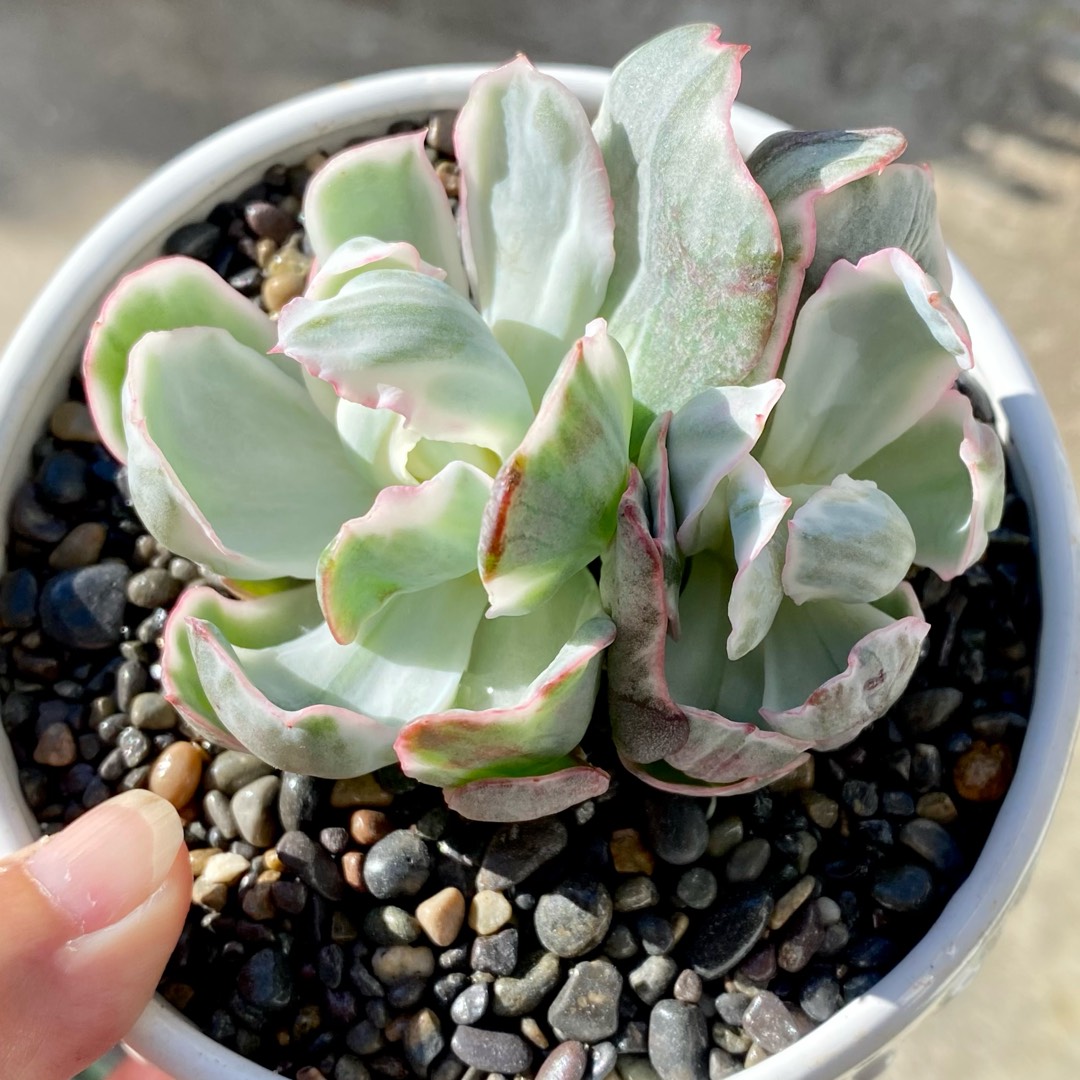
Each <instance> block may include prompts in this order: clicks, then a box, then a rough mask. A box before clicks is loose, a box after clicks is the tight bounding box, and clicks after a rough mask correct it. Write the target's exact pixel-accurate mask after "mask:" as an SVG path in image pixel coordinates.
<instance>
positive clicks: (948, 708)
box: [892, 686, 964, 735]
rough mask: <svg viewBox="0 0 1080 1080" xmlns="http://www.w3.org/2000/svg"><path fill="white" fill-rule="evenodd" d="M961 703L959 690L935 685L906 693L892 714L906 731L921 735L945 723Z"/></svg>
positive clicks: (962, 697) (961, 696)
mask: <svg viewBox="0 0 1080 1080" xmlns="http://www.w3.org/2000/svg"><path fill="white" fill-rule="evenodd" d="M963 703H964V695H963V693H962V692H961V691H960V690H957V689H956V688H955V687H951V686H937V687H932V688H931V689H929V690H918V691H916V692H915V693H912V694H906V695H905V696H904V697H903V698H902V699H901V700H900V702H899V703H898V704H897V706H896V708H895V709H894V710H893V714H892V715H893V717H894V718H895V719H896V721H897V722H898V723H899V724H901V725H902V726H903V727H904V728H905V729H906V730H907V731H909V732H911V733H912V734H913V735H922V734H925V733H926V732H928V731H934V730H935V729H936V728H939V727H941V725H942V724H945V723H947V722H948V721H949V720H950V719H951V718H952V716H953V714H954V713H955V712H956V710H957V709H959V708H960V706H961V705H962V704H963Z"/></svg>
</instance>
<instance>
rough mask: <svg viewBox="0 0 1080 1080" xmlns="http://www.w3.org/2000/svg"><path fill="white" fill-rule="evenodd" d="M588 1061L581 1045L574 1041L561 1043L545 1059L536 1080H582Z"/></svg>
mask: <svg viewBox="0 0 1080 1080" xmlns="http://www.w3.org/2000/svg"><path fill="white" fill-rule="evenodd" d="M588 1060H589V1056H588V1054H587V1053H586V1052H585V1047H584V1046H582V1045H581V1043H579V1042H576V1041H574V1040H568V1041H567V1042H561V1043H559V1045H558V1046H556V1047H555V1049H554V1050H552V1051H551V1053H550V1054H548V1056H547V1057H546V1058H545V1059H544V1063H543V1064H542V1065H541V1066H540V1069H539V1071H538V1072H537V1074H536V1080H582V1077H583V1076H584V1075H585V1067H586V1065H587V1064H588Z"/></svg>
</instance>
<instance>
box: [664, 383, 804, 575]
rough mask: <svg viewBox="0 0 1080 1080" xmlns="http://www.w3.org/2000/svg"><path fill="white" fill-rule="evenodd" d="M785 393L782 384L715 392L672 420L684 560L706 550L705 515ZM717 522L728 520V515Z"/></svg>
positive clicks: (672, 454)
mask: <svg viewBox="0 0 1080 1080" xmlns="http://www.w3.org/2000/svg"><path fill="white" fill-rule="evenodd" d="M783 392H784V384H783V383H782V382H781V381H780V380H779V379H774V380H772V381H771V382H768V383H763V384H762V385H760V386H714V387H710V388H709V389H708V390H703V391H702V392H701V393H700V394H698V395H697V396H696V397H694V398H692V399H691V400H690V401H688V402H687V403H686V404H685V405H684V406H683V407H682V408H681V409H680V410H679V411H678V412H677V413H676V414H675V415H674V416H673V417H672V420H671V427H670V429H669V431H668V438H667V448H668V461H669V466H670V470H671V495H672V499H673V500H674V503H675V520H676V524H677V526H678V533H677V536H678V541H679V547H680V548H681V550H682V551H683V552H684V553H685V554H687V555H693V554H695V553H696V552H698V551H700V550H701V549H702V548H703V547H704V546H706V544H707V541H708V540H709V537H707V536H706V535H705V533H706V532H707V530H706V529H705V528H704V527H703V526H704V522H703V521H702V515H703V514H704V513H705V510H706V508H707V507H708V506H709V503H710V501H711V500H712V499H713V496H714V495H715V494H716V493H717V488H718V486H719V484H720V482H721V481H722V480H723V479H724V477H726V476H727V475H728V474H729V473H730V472H731V471H732V469H734V468H735V466H736V465H738V464H739V462H740V461H742V460H743V459H744V458H745V457H746V456H747V455H748V454H749V453H750V451H751V449H752V448H753V446H754V444H755V443H756V442H757V440H758V437H759V436H760V435H761V432H762V429H763V428H764V427H765V421H766V420H767V419H768V417H769V413H770V412H772V410H773V408H774V407H775V405H776V403H777V401H779V400H780V395H781V394H783ZM718 516H720V517H721V519H723V518H726V517H727V513H726V509H725V510H724V512H723V514H722V515H718Z"/></svg>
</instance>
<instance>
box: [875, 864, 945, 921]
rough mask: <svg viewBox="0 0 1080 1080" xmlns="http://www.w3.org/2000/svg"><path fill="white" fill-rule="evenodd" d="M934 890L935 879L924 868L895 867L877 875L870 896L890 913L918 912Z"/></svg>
mask: <svg viewBox="0 0 1080 1080" xmlns="http://www.w3.org/2000/svg"><path fill="white" fill-rule="evenodd" d="M933 888H934V882H933V879H932V878H931V877H930V873H929V871H927V870H925V869H923V867H921V866H894V867H889V868H887V869H885V870H881V871H879V872H878V873H877V875H876V876H875V878H874V884H873V887H872V888H871V890H870V895H871V896H872V897H873V898H874V900H875V901H876V902H877V903H879V904H880V905H881V906H882V907H883V908H888V909H889V910H890V911H901V912H903V911H918V910H919V909H920V908H923V907H925V906H926V904H927V903H928V902H929V900H930V896H931V894H932V892H933Z"/></svg>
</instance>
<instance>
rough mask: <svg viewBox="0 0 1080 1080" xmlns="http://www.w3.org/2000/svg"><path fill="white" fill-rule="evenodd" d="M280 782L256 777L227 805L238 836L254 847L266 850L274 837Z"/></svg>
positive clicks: (276, 832) (276, 833)
mask: <svg viewBox="0 0 1080 1080" xmlns="http://www.w3.org/2000/svg"><path fill="white" fill-rule="evenodd" d="M280 787H281V780H280V779H279V778H278V777H277V776H260V777H259V778H258V780H252V781H251V783H249V784H245V785H244V786H243V787H242V788H240V790H239V791H238V792H237V793H236V794H235V795H233V797H232V800H231V801H230V803H229V808H230V809H231V810H232V815H233V819H234V820H235V821H236V827H237V829H238V830H239V832H240V836H241V837H242V838H243V839H244V841H245V842H247V843H249V844H251V845H253V846H254V847H261V848H265V847H269V846H270V845H271V844H272V843H273V842H274V840H275V839H277V835H278V831H279V828H278V820H277V814H276V813H275V811H274V808H275V805H276V804H277V798H278V789H279V788H280Z"/></svg>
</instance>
